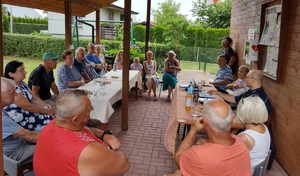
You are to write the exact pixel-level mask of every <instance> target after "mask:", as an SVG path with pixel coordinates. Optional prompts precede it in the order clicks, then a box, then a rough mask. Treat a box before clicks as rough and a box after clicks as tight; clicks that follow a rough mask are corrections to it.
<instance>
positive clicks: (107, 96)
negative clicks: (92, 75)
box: [80, 70, 139, 123]
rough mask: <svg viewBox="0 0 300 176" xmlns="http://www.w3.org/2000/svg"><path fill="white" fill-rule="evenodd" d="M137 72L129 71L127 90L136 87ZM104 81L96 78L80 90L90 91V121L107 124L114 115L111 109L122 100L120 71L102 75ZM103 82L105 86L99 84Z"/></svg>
mask: <svg viewBox="0 0 300 176" xmlns="http://www.w3.org/2000/svg"><path fill="white" fill-rule="evenodd" d="M138 75H139V72H138V71H132V70H130V71H129V88H133V87H135V85H136V82H137V78H138ZM104 77H105V79H103V78H97V79H95V80H92V81H91V82H89V83H88V84H85V85H84V86H81V87H80V89H84V90H87V91H90V92H91V93H92V94H91V95H90V96H89V98H90V100H91V103H92V106H93V108H94V110H93V111H92V112H91V114H90V116H91V118H92V119H97V120H100V121H101V122H102V123H108V121H109V119H110V117H111V116H112V114H113V113H114V109H113V107H112V105H113V104H115V103H116V102H117V101H119V100H121V99H122V71H121V70H118V71H110V72H108V73H106V74H105V75H104ZM103 80H105V82H106V84H100V82H101V81H103Z"/></svg>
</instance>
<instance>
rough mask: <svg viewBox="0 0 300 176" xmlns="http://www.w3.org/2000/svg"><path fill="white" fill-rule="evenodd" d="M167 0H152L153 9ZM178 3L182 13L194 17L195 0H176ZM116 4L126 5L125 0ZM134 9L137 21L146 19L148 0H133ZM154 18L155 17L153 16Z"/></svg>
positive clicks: (119, 0)
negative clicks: (136, 13)
mask: <svg viewBox="0 0 300 176" xmlns="http://www.w3.org/2000/svg"><path fill="white" fill-rule="evenodd" d="M164 1H165V0H152V1H151V10H154V9H157V8H158V7H159V3H161V2H164ZM175 1H176V2H177V3H181V7H180V14H182V15H185V16H186V17H187V18H188V19H191V20H192V19H193V16H192V8H193V3H192V1H193V0H175ZM114 4H115V5H118V6H121V7H124V0H118V1H116V2H114ZM131 4H132V7H131V9H132V10H133V11H136V12H138V13H139V14H138V15H137V17H136V18H137V21H146V14H147V0H132V2H131ZM151 20H153V17H151Z"/></svg>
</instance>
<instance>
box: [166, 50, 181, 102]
mask: <svg viewBox="0 0 300 176" xmlns="http://www.w3.org/2000/svg"><path fill="white" fill-rule="evenodd" d="M180 70H181V68H180V66H179V61H178V60H177V59H176V53H175V52H174V51H169V52H168V57H167V59H166V60H165V73H164V75H163V90H167V89H168V98H167V101H171V94H172V91H173V89H174V88H175V86H176V83H177V78H176V76H177V72H178V71H180Z"/></svg>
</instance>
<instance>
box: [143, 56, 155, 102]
mask: <svg viewBox="0 0 300 176" xmlns="http://www.w3.org/2000/svg"><path fill="white" fill-rule="evenodd" d="M156 68H157V67H156V62H155V60H153V52H152V51H147V53H146V60H145V61H144V70H145V79H146V85H147V88H148V97H150V96H151V90H152V91H153V94H154V100H157V98H156V85H157V75H156Z"/></svg>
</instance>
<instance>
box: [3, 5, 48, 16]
mask: <svg viewBox="0 0 300 176" xmlns="http://www.w3.org/2000/svg"><path fill="white" fill-rule="evenodd" d="M3 6H4V7H5V8H6V9H7V11H8V12H9V13H12V15H13V16H14V17H23V18H46V17H47V12H45V11H43V10H38V9H32V8H26V7H19V6H13V5H7V4H3Z"/></svg>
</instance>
